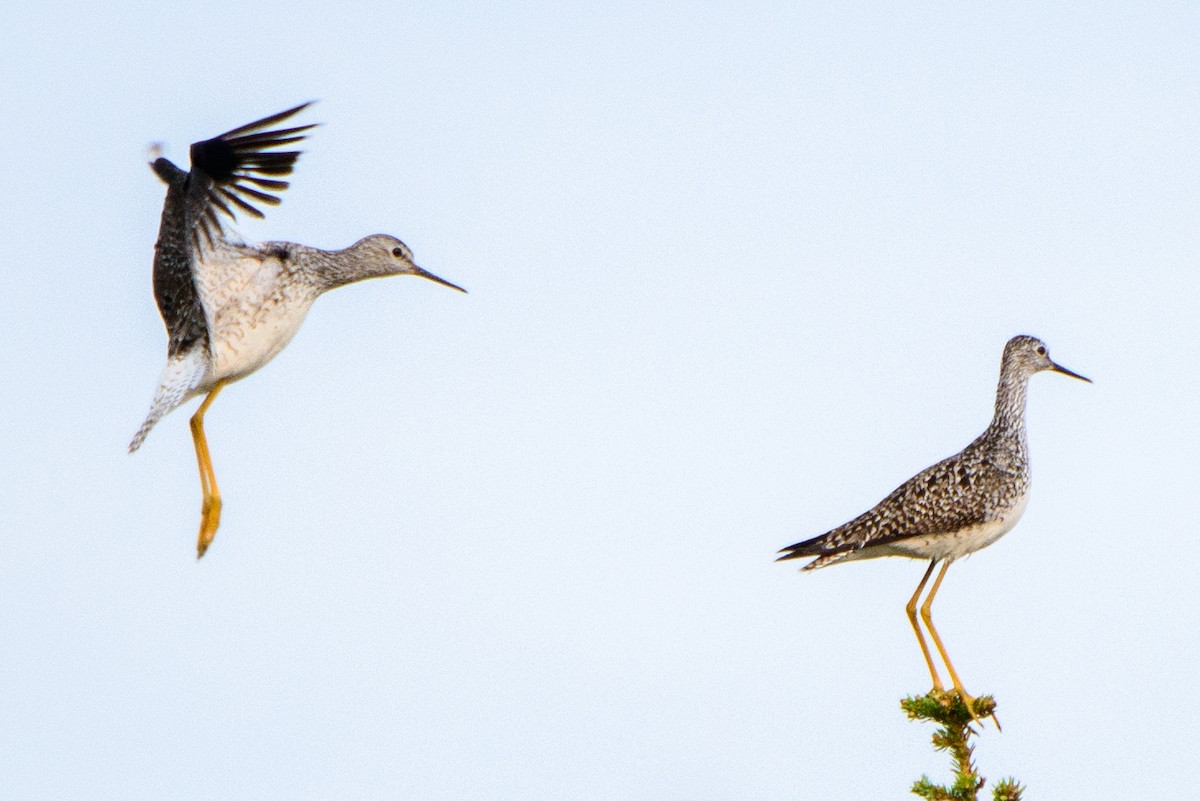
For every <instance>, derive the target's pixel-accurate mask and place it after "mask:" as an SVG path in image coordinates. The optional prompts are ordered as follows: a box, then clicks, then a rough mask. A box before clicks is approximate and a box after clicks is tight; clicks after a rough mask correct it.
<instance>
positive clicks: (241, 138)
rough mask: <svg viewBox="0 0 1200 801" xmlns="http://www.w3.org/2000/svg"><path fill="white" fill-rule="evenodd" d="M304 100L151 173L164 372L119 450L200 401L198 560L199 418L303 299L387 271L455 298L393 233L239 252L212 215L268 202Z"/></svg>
mask: <svg viewBox="0 0 1200 801" xmlns="http://www.w3.org/2000/svg"><path fill="white" fill-rule="evenodd" d="M309 105H310V104H309V103H304V104H301V105H299V106H296V107H295V108H290V109H288V110H287V111H281V112H279V113H278V114H272V115H271V116H269V117H264V118H263V119H261V120H257V121H256V122H252V123H249V124H248V125H243V126H241V127H238V128H234V129H233V130H231V131H226V132H225V133H223V134H221V135H220V136H217V137H214V138H212V139H206V140H204V141H202V142H196V143H195V144H193V145H192V146H191V150H190V156H191V167H192V169H191V171H190V172H187V171H184V170H182V169H180V168H179V167H177V166H175V165H174V164H172V163H171V162H170V161H168V160H167V159H165V158H162V157H159V158H156V159H155V160H154V161H153V162H152V163H151V165H150V167H151V169H153V170H154V173H155V175H157V176H158V177H159V178H160V179H162V181H163V183H165V184H166V185H167V197H166V201H165V202H164V204H163V211H162V221H161V223H160V224H159V229H158V241H157V242H156V243H155V245H154V248H155V253H154V298H155V300H156V301H157V303H158V310H159V312H160V313H161V314H162V318H163V322H164V323H165V324H166V327H167V334H168V344H167V365H166V367H165V368H164V370H163V373H162V377H161V378H160V379H159V384H158V389H157V390H156V391H155V393H154V400H153V402H152V403H151V405H150V413H149V414H148V415H147V416H146V420H145V422H144V423H142V425H141V428H139V429H138V432H137V434H135V435H134V437H133V441H132V442H130V443H129V452H130V453H133V452H134V451H136V450H137V449H138V447H139V446H141V444H142V442H143V440H145V438H146V435H147V434H149V433H150V429H151V428H153V427H154V424H155V423H157V422H158V421H159V420H160V419H161V418H162V417H163V415H165V414H167V413H168V412H170V411H171V410H172V409H175V408H176V407H178V406H179V405H180V404H182V403H184V402H186V401H187V400H189V399H191V398H194V397H196V396H198V395H205V398H204V401H203V402H202V403H201V404H200V407H199V408H198V409H197V410H196V413H195V414H194V415H193V416H192V419H191V429H192V440H193V442H194V444H195V447H196V461H197V462H198V464H199V467H200V489H201V493H202V496H203V500H202V502H201V507H200V533H199V536H198V537H197V541H196V551H197V558H200V557H202V556H204V552H205V551H206V550H207V549H208V546H209V545H210V544H211V543H212V540H213V536H214V535H215V534H216V532H217V527H218V526H219V525H220V522H221V493H220V491H219V490H218V489H217V479H216V476H215V475H214V474H213V467H212V457H211V456H210V454H209V450H208V441H207V439H205V436H204V415H205V413H206V412H207V411H208V409H209V407H210V406H212V403H213V401H214V400H215V399H216V397H217V394H218V393H219V392H220V391H221V389H222V388H223V387H224V386H225V385H226V384H230V383H232V382H234V381H238V380H239V379H242V378H245V377H246V376H248V375H250V374H251V373H253V372H254V371H255V370H257V369H258V368H260V367H262V366H263V365H264V364H266V363H267V362H269V361H271V359H273V358H274V357H275V356H276V355H278V354H279V352H280V351H281V350H283V348H284V347H285V346H286V345H287V344H288V342H289V341H290V340H291V338H292V336H293V335H295V333H296V331H297V329H299V328H300V324H301V323H302V322H303V321H304V317H305V315H306V314H308V310H309V309H310V308H311V307H312V304H313V301H315V300H316V299H317V297H318V296H320V295H321V294H322V293H324V292H327V291H329V290H330V289H334V288H336V287H339V286H345V285H346V284H349V283H353V282H355V281H361V280H363V279H366V278H378V277H382V276H386V275H419V276H421V277H422V278H428V279H429V280H431V281H436V282H437V283H439V284H443V285H445V286H448V287H450V288H451V289H457V290H458V291H460V292H465V291H466V290H464V289H463V288H462V287H459V286H455V285H454V284H452V283H450V282H449V281H445V280H443V279H441V278H438V277H437V276H436V275H433V274H432V273H428V272H426V271H425V270H423V269H421V268H420V267H418V266H417V265H416V264H415V263H413V254H412V251H411V250H409V249H408V246H407V245H405V244H404V243H403V242H401V241H400V240H399V239H397V238H395V237H394V236H388V235H387V234H372V235H371V236H367V237H364V238H363V239H360V240H359V241H358V242H355V243H354V244H353V245H351V246H350V247H348V248H346V249H344V250H319V249H317V248H312V247H308V246H306V245H298V244H295V243H293V242H265V243H262V244H246V243H244V242H240V241H238V240H237V239H236V238H235V237H233V236H231V235H230V233H229V232H227V231H226V229H225V227H224V225H223V223H222V220H221V215H224V216H225V217H228V218H229V219H231V220H233V219H236V215H235V211H241V212H244V213H246V214H249V215H252V216H254V217H262V216H263V213H262V212H261V211H260V210H259V209H258V207H257V206H256V205H255V204H256V203H265V204H268V205H272V206H275V205H278V204H279V202H280V199H279V197H278V195H277V194H274V193H278V192H282V191H283V190H284V189H287V187H288V183H287V182H286V181H283V180H280V178H281V177H283V176H287V175H290V174H291V172H292V166H293V165H294V164H295V163H296V159H297V158H298V157H299V156H300V151H297V150H287V151H280V150H277V149H276V148H279V147H281V146H283V145H288V144H293V143H295V142H299V141H301V140H303V139H304V138H305V132H306V131H308V130H309V129H311V128H314V127H315V124H311V125H301V126H295V127H289V128H274V129H272V126H275V125H277V124H279V123H281V122H283V121H284V120H287V119H289V118H290V117H292V116H293V115H295V114H297V113H298V112H300V111H301V110H303V109H305V108H307V107H308V106H309Z"/></svg>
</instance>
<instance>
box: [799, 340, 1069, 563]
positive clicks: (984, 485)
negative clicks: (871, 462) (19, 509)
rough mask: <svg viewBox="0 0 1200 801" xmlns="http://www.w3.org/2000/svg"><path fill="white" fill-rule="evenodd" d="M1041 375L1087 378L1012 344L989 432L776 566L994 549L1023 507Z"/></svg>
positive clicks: (1036, 350)
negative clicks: (1031, 407) (1031, 401)
mask: <svg viewBox="0 0 1200 801" xmlns="http://www.w3.org/2000/svg"><path fill="white" fill-rule="evenodd" d="M1041 370H1055V371H1057V372H1061V373H1065V374H1067V375H1071V376H1074V377H1077V378H1082V376H1078V375H1076V374H1075V373H1072V372H1071V371H1069V370H1066V369H1065V368H1062V367H1060V366H1059V365H1056V364H1055V363H1054V362H1053V361H1051V360H1050V358H1049V356H1048V355H1047V352H1046V346H1045V345H1044V344H1043V343H1042V342H1041V341H1040V340H1038V339H1036V338H1034V337H1030V336H1016V337H1013V338H1012V339H1011V340H1009V342H1008V344H1007V345H1006V346H1005V348H1004V355H1003V357H1002V359H1001V369H1000V383H999V386H998V388H997V390H996V411H995V415H994V417H993V418H992V422H991V424H990V425H989V426H988V427H987V430H985V431H984V432H983V433H982V434H981V435H980V436H979V437H978V438H977V439H976V440H975V441H974V442H972V443H971V444H970V445H968V446H967V447H966V448H964V449H963V450H962V451H960V452H959V453H957V454H955V455H954V456H951V457H950V458H948V459H943V460H942V461H940V462H938V463H937V464H935V465H933V466H932V467H928V468H926V469H925V470H922V471H921V472H920V473H917V475H915V476H913V477H912V478H910V479H909V480H908V481H906V482H904V483H903V484H901V485H900V486H899V487H897V488H896V489H895V490H894V491H893V492H892V493H891V494H890V495H888V496H887V497H886V498H884V499H883V500H882V501H880V502H879V503H878V504H877V505H876V506H875V507H874V508H872V509H871V510H870V511H867V512H865V513H863V514H861V515H859V516H858V517H856V518H854V519H853V520H851V521H850V522H848V523H845V524H843V525H841V526H838V527H837V528H835V529H833V530H832V531H829V532H827V533H825V534H822V535H821V536H819V537H814V538H812V539H810V540H805V541H804V542H798V543H796V544H795V545H790V546H788V547H787V548H784V549H783V550H782V551H781V553H783V554H784V555H783V556H780V557H779V560H780V561H782V560H788V559H799V558H804V557H811V556H815V557H817V558H816V559H814V560H813V561H812V562H811V563H809V564H808V565H805V567H804V569H805V570H814V569H816V568H819V567H825V566H827V565H831V564H835V563H837V562H840V561H844V560H848V559H868V558H872V557H877V556H909V557H913V558H924V559H931V558H932V559H954V558H957V557H959V556H964V555H966V554H967V553H971V552H972V551H975V550H978V549H979V548H982V547H984V546H986V545H989V544H991V543H992V542H994V541H995V539H997V538H998V537H999V536H1001V535H1003V534H1004V533H1005V532H1006V531H1008V530H1009V529H1010V528H1012V526H1013V525H1014V524H1015V523H1016V521H1017V519H1018V518H1019V517H1020V515H1021V512H1023V511H1024V508H1025V502H1026V499H1027V494H1028V492H1029V451H1028V445H1027V443H1026V438H1025V397H1026V395H1027V390H1028V386H1029V379H1030V377H1031V376H1032V375H1033V374H1034V373H1036V372H1039V371H1041ZM1084 380H1086V379H1084Z"/></svg>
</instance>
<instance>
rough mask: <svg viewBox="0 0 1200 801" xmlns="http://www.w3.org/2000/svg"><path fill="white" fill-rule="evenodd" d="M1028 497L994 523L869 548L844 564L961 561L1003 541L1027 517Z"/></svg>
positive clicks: (1018, 501)
mask: <svg viewBox="0 0 1200 801" xmlns="http://www.w3.org/2000/svg"><path fill="white" fill-rule="evenodd" d="M1028 505H1029V493H1028V492H1026V493H1024V494H1023V495H1021V496H1020V497H1019V498H1018V499H1017V502H1016V503H1015V504H1013V505H1012V506H1010V507H1009V508H1008V509H1006V510H1005V511H1004V512H1003V514H1002V515H1001V516H1000V517H998V518H996V519H995V520H989V521H988V522H986V523H977V524H975V525H973V526H966V527H964V528H961V529H959V530H957V531H953V532H949V533H940V534H928V535H923V536H922V535H918V536H913V537H906V538H904V539H902V540H897V541H896V542H889V543H884V544H881V545H868V546H866V547H865V548H862V549H860V550H857V551H853V552H851V553H848V554H846V556H845V560H846V561H848V562H849V561H852V560H856V559H874V558H876V557H880V556H907V557H909V558H912V559H934V560H939V561H940V560H942V559H951V560H953V559H960V558H962V557H964V556H967V555H968V554H972V553H975V552H976V551H978V550H980V549H982V548H986V547H987V546H989V545H991V544H992V543H993V542H995V541H996V540H998V539H1000V538H1001V537H1003V536H1004V535H1005V534H1007V533H1008V532H1009V531H1011V530H1012V528H1013V526H1015V525H1016V524H1017V521H1018V520H1020V519H1021V515H1022V514H1024V513H1025V507H1026V506H1028Z"/></svg>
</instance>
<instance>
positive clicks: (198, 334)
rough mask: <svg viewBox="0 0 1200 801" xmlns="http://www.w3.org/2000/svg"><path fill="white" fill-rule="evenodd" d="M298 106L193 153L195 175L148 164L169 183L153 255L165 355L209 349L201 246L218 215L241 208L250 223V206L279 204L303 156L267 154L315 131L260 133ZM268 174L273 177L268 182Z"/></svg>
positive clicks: (212, 235)
mask: <svg viewBox="0 0 1200 801" xmlns="http://www.w3.org/2000/svg"><path fill="white" fill-rule="evenodd" d="M309 105H310V103H303V104H301V105H299V106H296V107H294V108H290V109H287V110H286V111H281V112H279V113H278V114H272V115H271V116H269V117H264V118H263V119H261V120H257V121H255V122H251V123H249V124H247V125H243V126H241V127H238V128H234V129H233V130H231V131H226V132H225V133H223V134H221V135H220V136H217V137H214V138H212V139H206V140H204V141H202V142H196V143H195V144H193V145H192V147H191V162H192V171H191V172H190V173H187V172H184V171H183V170H181V169H179V167H177V166H175V165H174V164H172V163H171V162H170V161H168V160H167V159H165V158H159V159H157V160H155V162H154V163H153V164H152V165H151V167H152V168H153V169H154V172H155V173H156V174H157V175H158V177H159V178H161V179H162V180H163V182H164V183H166V184H167V198H166V201H165V203H164V204H163V213H162V221H161V223H160V224H159V230H158V241H157V242H156V243H155V246H154V248H155V254H154V298H155V300H156V301H157V303H158V310H159V313H160V314H162V318H163V322H164V323H165V324H166V326H167V333H168V335H169V338H170V339H169V343H168V346H167V355H168V357H171V356H174V355H176V354H177V353H180V352H183V351H187V350H190V349H191V348H193V347H196V346H197V345H204V346H207V345H208V326H207V323H206V319H205V315H204V307H203V305H201V303H200V297H199V294H198V292H197V291H196V284H195V280H194V278H193V275H192V271H193V269H194V267H195V264H196V257H197V254H198V252H199V251H200V249H201V247H202V240H203V245H204V246H207V247H212V246H213V244H214V243H215V242H216V241H217V240H218V239H219V238H220V237H221V233H222V232H221V221H220V217H219V215H221V214H224V215H225V216H227V217H229V218H230V219H234V218H235V215H236V212H237V211H238V210H240V211H243V212H245V213H247V214H251V215H253V216H255V217H262V216H263V214H262V212H261V211H260V210H259V209H258V208H257V207H256V206H255V205H254V203H265V204H269V205H272V206H275V205H278V204H279V202H280V199H279V197H278V196H276V195H274V194H271V193H272V192H282V191H283V190H285V189H287V187H288V182H287V181H281V180H278V178H277V176H283V175H289V174H290V173H291V171H292V167H293V165H294V164H295V163H296V159H297V158H298V157H299V156H300V151H298V150H296V151H271V150H270V149H271V148H275V147H280V146H282V145H287V144H291V143H293V142H299V141H301V140H302V139H304V132H305V131H307V130H309V129H310V128H314V127H316V126H315V124H314V125H302V126H297V127H291V128H281V129H276V130H264V129H265V128H269V127H270V126H272V125H274V124H276V123H279V122H282V121H283V120H286V119H288V118H289V117H291V116H292V115H294V114H296V113H298V112H300V111H302V110H303V109H305V108H307V107H308V106H309ZM266 176H272V177H266Z"/></svg>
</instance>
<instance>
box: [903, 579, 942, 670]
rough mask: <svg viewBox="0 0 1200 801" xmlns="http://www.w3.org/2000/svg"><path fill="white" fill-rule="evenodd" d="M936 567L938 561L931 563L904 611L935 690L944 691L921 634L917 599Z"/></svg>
mask: <svg viewBox="0 0 1200 801" xmlns="http://www.w3.org/2000/svg"><path fill="white" fill-rule="evenodd" d="M935 565H937V560H936V559H934V560H933V561H932V562H930V563H929V568H928V569H927V570H926V571H925V575H924V576H922V577H921V583H920V584H918V585H917V591H916V592H914V593H913V594H912V598H910V599H909V600H908V606H906V607H904V611H905V612H906V613H907V614H908V622H909V623H911V624H912V628H913V633H915V634H916V635H917V642H918V643H919V644H920V646H921V654H922V655H923V656H924V657H925V664H926V665H927V666H928V667H929V675H930V676H933V689H935V690H940V689H942V679H941V677H939V676H938V673H937V668H935V667H934V666H933V656H931V655H930V653H929V646H928V645H926V644H925V636H924V635H923V634H921V627H920V626H919V625H918V624H917V599H918V598H920V597H921V592H922V591H923V590H924V589H925V582H927V581H929V576H930V575H931V574H932V573H933V568H934V566H935Z"/></svg>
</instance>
